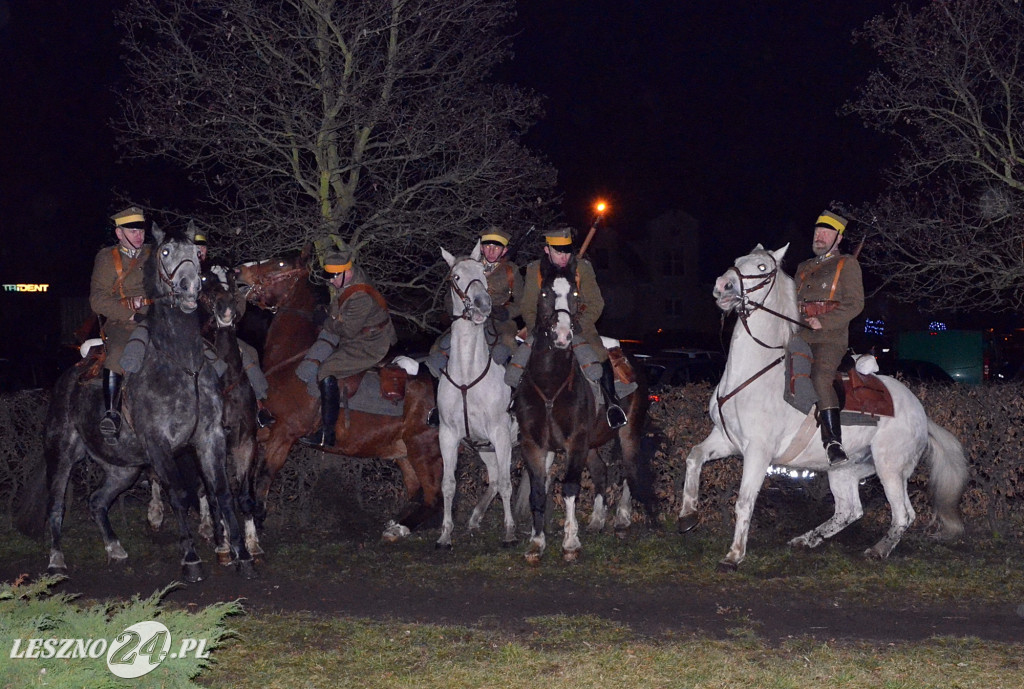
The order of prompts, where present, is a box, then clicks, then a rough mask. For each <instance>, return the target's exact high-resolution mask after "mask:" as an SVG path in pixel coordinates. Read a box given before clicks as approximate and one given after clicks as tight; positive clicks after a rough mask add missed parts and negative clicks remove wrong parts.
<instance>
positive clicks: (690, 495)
mask: <svg viewBox="0 0 1024 689" xmlns="http://www.w3.org/2000/svg"><path fill="white" fill-rule="evenodd" d="M737 453H738V450H737V449H736V446H735V445H733V444H732V441H730V440H729V439H728V438H727V437H726V435H725V433H724V431H722V429H721V428H720V427H719V426H715V427H714V428H713V429H711V433H710V434H709V435H708V437H707V438H705V439H704V440H703V442H701V443H699V444H698V445H695V446H694V448H693V449H692V450H690V454H688V455H687V456H686V479H685V480H684V482H683V505H682V508H681V509H680V510H679V520H678V522H677V528H678V530H679V533H686V532H687V531H691V530H693V528H694V527H695V526H697V524H698V523H699V522H700V516H699V515H698V513H697V499H698V497H699V493H700V470H701V467H703V466H704V464H705V462H708V461H710V460H712V459H720V458H722V457H728V456H729V455H732V454H737Z"/></svg>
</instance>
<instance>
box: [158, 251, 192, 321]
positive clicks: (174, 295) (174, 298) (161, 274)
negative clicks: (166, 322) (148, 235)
mask: <svg viewBox="0 0 1024 689" xmlns="http://www.w3.org/2000/svg"><path fill="white" fill-rule="evenodd" d="M165 246H166V244H161V245H160V246H158V247H157V251H162V250H163V249H164V247H165ZM186 264H191V265H192V266H193V267H195V269H196V271H198V270H199V264H198V263H196V261H194V260H192V259H191V258H183V259H181V260H180V261H178V265H176V266H174V270H172V271H170V272H167V269H166V268H165V267H164V262H163V260H161V258H160V257H157V262H156V265H157V270H156V274H157V277H158V278H160V282H162V283H164V284H165V285H167V287H168V288H169V289H170V290H171V293H170V295H168V296H169V297H170V299H171V304H173V305H174V306H175V307H177V306H179V304H180V300H181V291H180V290H179V289H178V288H177V287H175V284H174V276H175V275H177V274H178V271H179V270H181V268H182V267H183V266H185V265H186Z"/></svg>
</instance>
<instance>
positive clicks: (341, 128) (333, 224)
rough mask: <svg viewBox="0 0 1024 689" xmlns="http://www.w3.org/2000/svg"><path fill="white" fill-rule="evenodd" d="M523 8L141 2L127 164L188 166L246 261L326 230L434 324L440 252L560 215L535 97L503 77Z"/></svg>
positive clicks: (128, 26) (215, 231) (407, 312)
mask: <svg viewBox="0 0 1024 689" xmlns="http://www.w3.org/2000/svg"><path fill="white" fill-rule="evenodd" d="M513 6H514V3H513V2H512V1H511V0H443V1H442V0H129V3H128V6H127V8H126V10H125V11H124V12H123V13H122V14H121V15H120V17H119V21H120V23H121V24H122V25H123V27H124V29H125V32H126V38H125V41H124V43H125V48H126V51H127V56H126V63H127V68H128V72H129V75H130V82H129V86H128V87H127V88H126V89H125V91H124V92H123V93H122V94H121V95H122V104H123V113H124V115H123V119H122V120H121V121H120V122H119V123H117V124H118V125H119V126H120V130H121V133H122V134H123V141H124V143H125V144H126V145H127V148H128V151H129V154H130V155H134V156H140V157H154V156H156V157H162V158H165V159H170V160H172V161H174V162H175V163H177V164H179V165H181V166H183V167H184V168H185V169H186V170H187V171H188V173H189V175H190V178H191V179H192V180H193V181H194V182H195V183H196V184H198V185H200V187H201V188H202V189H203V190H205V193H206V196H207V198H206V199H205V201H206V202H208V204H209V207H210V209H211V212H210V215H209V216H208V217H207V218H206V221H207V222H209V223H211V225H212V227H211V234H212V235H213V236H214V238H215V241H216V245H217V246H219V247H220V246H222V247H225V248H228V249H230V250H231V252H232V254H233V255H235V256H246V257H254V256H268V255H274V254H277V253H280V252H283V251H287V250H292V249H297V248H300V247H302V246H304V245H305V244H306V243H307V242H309V241H311V240H313V239H316V238H317V237H321V236H323V235H326V234H328V233H336V234H339V235H341V236H342V237H344V238H345V239H346V240H347V241H348V242H349V243H351V244H352V245H354V246H355V247H356V248H357V251H358V256H359V260H360V261H361V263H362V264H363V265H364V266H366V267H367V268H368V270H369V272H370V273H371V275H372V276H373V277H374V278H375V279H376V280H377V282H378V285H379V286H380V287H381V289H382V291H383V292H384V293H385V294H386V295H387V296H388V298H389V301H391V303H392V309H393V313H396V312H397V314H398V315H400V316H402V317H404V318H406V319H408V320H409V321H412V322H413V323H414V324H416V325H418V326H420V327H427V326H428V325H429V324H428V318H429V317H428V316H427V315H426V314H427V311H428V310H429V309H430V308H431V307H432V306H434V305H436V295H437V293H438V291H439V290H438V287H439V284H440V281H441V280H440V278H441V275H442V273H441V272H440V268H439V265H440V263H439V260H438V259H439V251H438V246H439V245H440V244H444V245H446V246H447V248H449V249H450V250H454V251H459V250H461V249H462V248H464V247H466V245H467V242H468V241H469V239H470V238H471V237H472V233H473V232H475V231H479V230H480V229H482V228H483V227H485V226H486V225H487V224H502V225H504V226H506V227H508V228H509V229H510V230H512V231H513V232H514V231H517V230H523V229H525V228H526V227H528V226H529V225H530V224H532V223H534V222H543V221H544V220H543V219H544V218H546V217H547V216H548V215H549V214H550V208H551V200H550V196H551V189H552V188H553V186H554V182H555V173H554V170H553V169H552V168H551V167H550V166H549V165H547V164H546V163H545V162H544V161H543V160H542V159H540V158H539V157H538V156H537V155H535V154H533V153H531V152H530V151H529V150H527V149H526V148H525V147H524V146H523V145H522V144H521V143H520V137H521V135H522V134H523V133H524V132H525V131H526V130H527V129H528V128H529V127H530V126H531V125H532V124H533V123H534V122H535V121H536V119H537V117H539V115H540V113H541V104H540V100H539V98H538V97H537V96H536V95H534V94H532V93H529V92H527V91H524V90H522V89H519V88H516V87H513V86H509V85H501V84H495V83H491V82H490V81H489V79H490V75H491V73H492V70H493V68H494V67H495V66H496V65H497V64H499V63H500V62H502V61H503V60H504V59H506V58H508V56H509V55H510V40H509V37H508V36H507V35H506V34H505V33H503V31H504V30H505V29H506V27H507V25H508V23H509V21H510V20H511V19H512V18H513V17H514V14H513Z"/></svg>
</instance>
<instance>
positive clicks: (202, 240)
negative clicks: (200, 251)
mask: <svg viewBox="0 0 1024 689" xmlns="http://www.w3.org/2000/svg"><path fill="white" fill-rule="evenodd" d="M192 243H193V244H195V245H196V246H206V235H205V234H203V233H202V232H196V236H195V237H194V238H193V239H192Z"/></svg>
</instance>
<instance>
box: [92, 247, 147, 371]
mask: <svg viewBox="0 0 1024 689" xmlns="http://www.w3.org/2000/svg"><path fill="white" fill-rule="evenodd" d="M149 252H150V247H149V245H143V246H142V249H141V250H140V251H139V255H138V256H136V257H135V258H129V256H128V254H127V253H125V251H124V250H123V249H121V247H120V245H117V246H113V247H107V248H105V249H101V250H100V252H99V253H97V254H96V260H95V261H94V263H93V268H92V281H91V283H90V285H89V305H90V306H91V307H92V310H93V311H94V312H95V313H96V315H98V316H100V318H101V323H102V327H101V332H102V333H103V344H104V346H105V347H106V350H107V358H106V362H105V363H104V365H105V366H106V367H107V368H109V369H110V370H112V371H115V372H117V373H124V371H123V370H122V369H121V365H120V363H119V362H120V359H121V352H123V351H124V346H125V345H126V344H128V338H129V337H131V334H132V331H133V330H135V326H136V325H137V323H136V322H135V321H134V320H132V317H133V316H135V314H136V313H139V314H142V315H145V314H146V312H147V311H149V306H148V305H144V306H143V307H142V308H140V309H138V310H135V309H133V308H132V307H131V304H130V299H131V298H132V297H144V296H146V293H145V289H144V287H143V285H142V272H143V266H144V265H145V264H146V261H147V260H148V259H149ZM116 254H120V256H121V273H122V275H121V277H120V278H119V276H118V272H117V265H116V261H115V258H114V257H115V255H116Z"/></svg>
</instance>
